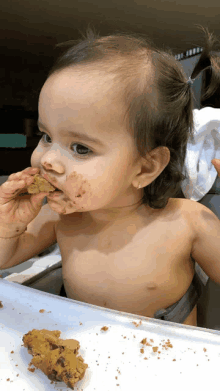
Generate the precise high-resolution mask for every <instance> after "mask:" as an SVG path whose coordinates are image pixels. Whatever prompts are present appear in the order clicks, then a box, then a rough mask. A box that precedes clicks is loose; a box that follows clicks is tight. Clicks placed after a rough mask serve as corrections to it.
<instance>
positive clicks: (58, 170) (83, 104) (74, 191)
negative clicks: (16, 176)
mask: <svg viewBox="0 0 220 391" xmlns="http://www.w3.org/2000/svg"><path fill="white" fill-rule="evenodd" d="M102 80H103V79H102V77H101V76H100V75H99V73H98V72H97V73H95V72H93V73H92V74H88V73H87V74H86V73H82V74H77V73H76V72H75V71H73V70H64V71H62V72H60V73H58V74H55V75H52V76H51V77H50V78H49V79H48V80H47V81H46V83H45V84H44V86H43V88H42V91H41V94H40V99H39V130H40V131H41V132H43V133H42V139H41V140H40V142H39V144H38V146H37V148H36V149H35V150H34V152H33V154H32V157H31V165H32V166H34V167H39V168H40V169H41V174H42V175H43V176H44V177H45V178H46V179H48V180H49V181H50V182H51V183H52V184H53V185H54V186H55V187H58V188H59V189H61V190H62V193H60V194H58V195H55V194H54V195H53V194H52V193H51V195H50V196H48V203H49V205H50V207H51V208H52V209H54V210H55V211H57V212H58V213H60V214H69V213H73V212H76V211H82V212H83V211H93V210H98V209H108V208H114V207H120V206H127V205H131V204H132V203H134V202H137V201H138V200H137V194H138V198H140V192H138V193H135V189H134V187H133V186H132V184H131V183H132V180H133V179H134V177H135V175H136V174H137V160H136V159H137V157H138V155H137V151H136V148H135V145H134V140H133V137H132V136H131V135H130V134H129V133H128V131H127V129H126V128H125V124H124V123H123V115H124V110H123V107H122V105H121V104H120V103H119V102H118V100H117V99H116V97H117V95H116V94H115V92H113V91H114V89H113V88H112V81H111V79H110V78H109V80H106V79H105V82H103V81H102Z"/></svg>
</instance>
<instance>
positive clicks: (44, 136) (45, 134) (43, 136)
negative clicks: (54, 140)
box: [41, 132, 51, 144]
mask: <svg viewBox="0 0 220 391" xmlns="http://www.w3.org/2000/svg"><path fill="white" fill-rule="evenodd" d="M47 137H48V138H49V139H50V141H51V138H50V137H49V136H48V134H47V133H44V132H42V137H41V140H42V141H43V142H44V143H45V144H46V143H49V142H50V141H49V140H48V139H46V138H47Z"/></svg>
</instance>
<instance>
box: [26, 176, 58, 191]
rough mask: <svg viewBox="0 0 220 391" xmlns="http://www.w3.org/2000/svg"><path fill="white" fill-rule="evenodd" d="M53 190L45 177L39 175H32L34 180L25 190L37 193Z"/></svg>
mask: <svg viewBox="0 0 220 391" xmlns="http://www.w3.org/2000/svg"><path fill="white" fill-rule="evenodd" d="M54 190H55V187H53V186H52V185H51V184H50V183H49V182H48V181H47V180H46V179H44V178H43V177H42V176H41V175H39V174H36V175H34V182H33V183H32V184H31V185H30V186H28V187H27V191H28V193H29V194H38V193H41V192H43V191H47V192H52V191H54Z"/></svg>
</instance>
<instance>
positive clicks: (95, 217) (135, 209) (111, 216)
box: [87, 201, 150, 225]
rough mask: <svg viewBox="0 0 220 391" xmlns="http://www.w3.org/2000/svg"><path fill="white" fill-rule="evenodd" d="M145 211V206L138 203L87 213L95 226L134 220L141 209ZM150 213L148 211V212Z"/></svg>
mask: <svg viewBox="0 0 220 391" xmlns="http://www.w3.org/2000/svg"><path fill="white" fill-rule="evenodd" d="M143 208H144V209H147V208H148V207H147V206H146V205H141V202H140V201H139V202H138V203H136V204H133V205H129V206H126V207H122V208H111V209H101V210H100V209H99V210H94V211H91V212H87V214H88V216H89V218H90V219H91V220H92V222H94V223H95V224H97V225H107V224H111V223H112V224H114V223H117V222H118V223H119V222H121V221H123V220H126V219H127V218H128V219H131V218H134V217H135V216H136V215H138V214H139V213H140V210H141V209H143ZM149 213H150V211H149Z"/></svg>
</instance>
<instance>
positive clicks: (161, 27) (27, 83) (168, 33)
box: [0, 0, 220, 181]
mask: <svg viewBox="0 0 220 391" xmlns="http://www.w3.org/2000/svg"><path fill="white" fill-rule="evenodd" d="M198 24H200V25H202V26H204V27H208V28H209V30H210V32H214V33H215V35H217V36H218V35H220V31H219V30H220V8H219V6H218V3H217V2H216V0H210V1H209V2H208V3H207V2H206V1H204V0H175V1H173V0H169V1H162V0H151V1H148V0H135V1H134V0H117V1H116V0H110V1H108V2H106V3H105V2H103V1H102V0H93V1H92V2H90V1H86V2H85V1H82V0H62V1H60V0H53V2H48V1H47V0H19V1H17V0H10V1H3V0H0V56H1V57H0V58H1V62H0V88H1V89H0V119H1V122H0V123H1V127H0V177H1V178H2V179H1V181H3V180H4V177H5V176H8V175H10V174H11V173H13V172H17V171H20V170H23V169H24V168H25V167H27V166H29V165H30V156H31V154H32V151H33V150H34V148H35V147H36V145H37V144H38V141H39V138H40V137H39V135H38V130H37V126H36V121H37V116H38V113H37V102H38V96H39V92H40V89H41V87H42V85H43V83H44V81H45V79H46V77H47V73H48V71H49V69H50V67H51V66H52V64H53V62H54V60H55V58H57V56H58V55H59V54H60V50H61V49H58V48H56V44H57V43H60V42H64V41H67V40H70V39H78V38H80V31H81V32H85V31H86V28H87V27H88V26H89V25H90V26H91V27H93V28H95V30H96V32H98V33H99V34H100V35H107V34H110V33H113V32H116V31H117V32H120V31H124V32H137V33H141V34H145V35H147V36H149V37H150V38H151V39H152V40H153V41H154V43H155V44H156V45H157V46H158V47H159V48H164V49H166V48H170V49H172V51H173V53H174V54H175V55H176V58H177V59H178V60H179V61H180V62H181V63H182V65H183V68H184V70H185V72H186V74H187V76H190V74H191V71H192V69H193V66H194V64H195V62H196V61H197V59H198V57H199V53H200V52H201V50H202V45H203V34H202V32H201V31H200V30H199V29H198V28H197V27H196V25H198ZM203 73H204V74H203V75H201V76H200V77H199V78H198V79H196V82H195V83H194V85H193V90H194V95H195V102H194V104H195V107H196V108H200V105H201V102H200V96H201V91H202V88H204V86H206V85H207V83H208V80H209V75H208V72H203ZM218 96H219V91H216V94H215V96H214V97H212V101H213V102H214V105H215V107H218V106H216V105H218V101H217V100H218ZM212 101H210V102H209V105H212ZM202 103H203V104H204V105H205V103H206V102H202Z"/></svg>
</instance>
